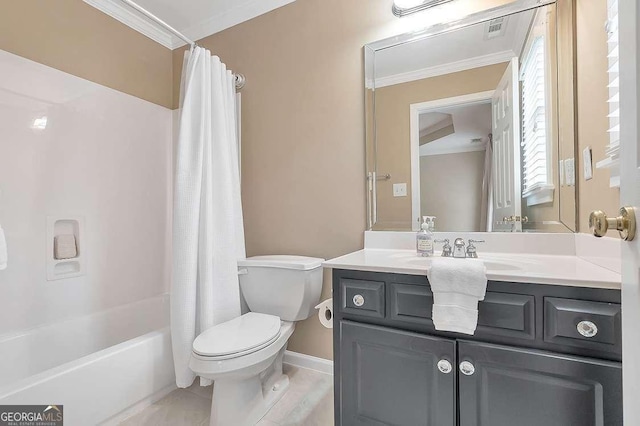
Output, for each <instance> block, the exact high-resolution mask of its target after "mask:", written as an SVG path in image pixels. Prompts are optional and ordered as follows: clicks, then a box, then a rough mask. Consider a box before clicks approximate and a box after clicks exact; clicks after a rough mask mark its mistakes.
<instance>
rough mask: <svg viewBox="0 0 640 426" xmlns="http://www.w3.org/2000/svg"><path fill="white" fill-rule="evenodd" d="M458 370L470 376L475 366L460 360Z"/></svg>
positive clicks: (474, 370)
mask: <svg viewBox="0 0 640 426" xmlns="http://www.w3.org/2000/svg"><path fill="white" fill-rule="evenodd" d="M460 372H461V373H462V374H464V375H465V376H472V375H473V373H475V372H476V368H475V367H474V366H473V364H471V363H470V362H469V361H462V362H461V363H460Z"/></svg>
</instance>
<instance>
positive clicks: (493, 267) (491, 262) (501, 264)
mask: <svg viewBox="0 0 640 426" xmlns="http://www.w3.org/2000/svg"><path fill="white" fill-rule="evenodd" d="M432 260H433V258H430V257H411V258H407V259H405V261H406V262H408V263H411V264H414V265H425V266H429V264H430V263H431V261H432ZM459 260H460V261H461V262H462V261H463V260H464V259H459ZM479 260H482V261H483V262H484V266H486V268H487V271H521V270H523V269H524V268H523V267H522V266H521V265H518V264H517V263H516V262H512V261H506V260H502V259H486V258H480V259H479Z"/></svg>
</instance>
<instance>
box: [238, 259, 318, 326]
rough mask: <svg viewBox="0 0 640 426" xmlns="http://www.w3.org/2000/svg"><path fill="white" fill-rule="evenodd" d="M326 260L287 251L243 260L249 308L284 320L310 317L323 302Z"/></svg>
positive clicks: (240, 265)
mask: <svg viewBox="0 0 640 426" xmlns="http://www.w3.org/2000/svg"><path fill="white" fill-rule="evenodd" d="M323 261H324V259H319V258H317V257H304V256H285V255H272V256H254V257H249V258H247V259H242V260H239V261H238V274H239V276H240V289H241V290H242V295H243V296H244V298H245V300H246V302H247V305H248V306H249V309H251V311H252V312H259V313H262V314H270V315H276V316H278V317H280V319H282V320H284V321H301V320H304V319H307V318H309V317H310V316H312V315H313V314H314V313H315V307H316V305H317V304H318V303H319V302H320V293H321V292H322V262H323Z"/></svg>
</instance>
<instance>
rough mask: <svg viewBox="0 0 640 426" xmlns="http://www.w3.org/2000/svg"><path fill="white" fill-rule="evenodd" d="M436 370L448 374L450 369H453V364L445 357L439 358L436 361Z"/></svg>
mask: <svg viewBox="0 0 640 426" xmlns="http://www.w3.org/2000/svg"><path fill="white" fill-rule="evenodd" d="M438 370H440V372H441V373H444V374H449V373H451V370H453V366H452V365H451V363H450V362H449V361H447V360H446V359H441V360H440V361H438Z"/></svg>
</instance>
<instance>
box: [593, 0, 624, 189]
mask: <svg viewBox="0 0 640 426" xmlns="http://www.w3.org/2000/svg"><path fill="white" fill-rule="evenodd" d="M606 31H607V48H608V55H607V60H608V69H607V73H608V75H609V83H608V85H607V88H608V89H609V98H608V100H607V104H608V105H609V115H608V116H607V117H608V118H609V129H608V131H607V132H608V134H609V144H608V145H607V147H606V149H605V153H606V155H607V158H605V159H604V160H602V161H599V162H598V163H597V164H596V167H597V168H599V169H609V172H610V179H609V186H611V187H612V188H613V187H619V186H620V84H619V82H620V77H619V76H620V74H619V68H618V59H619V55H618V52H619V47H618V36H619V34H618V0H607V27H606Z"/></svg>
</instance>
